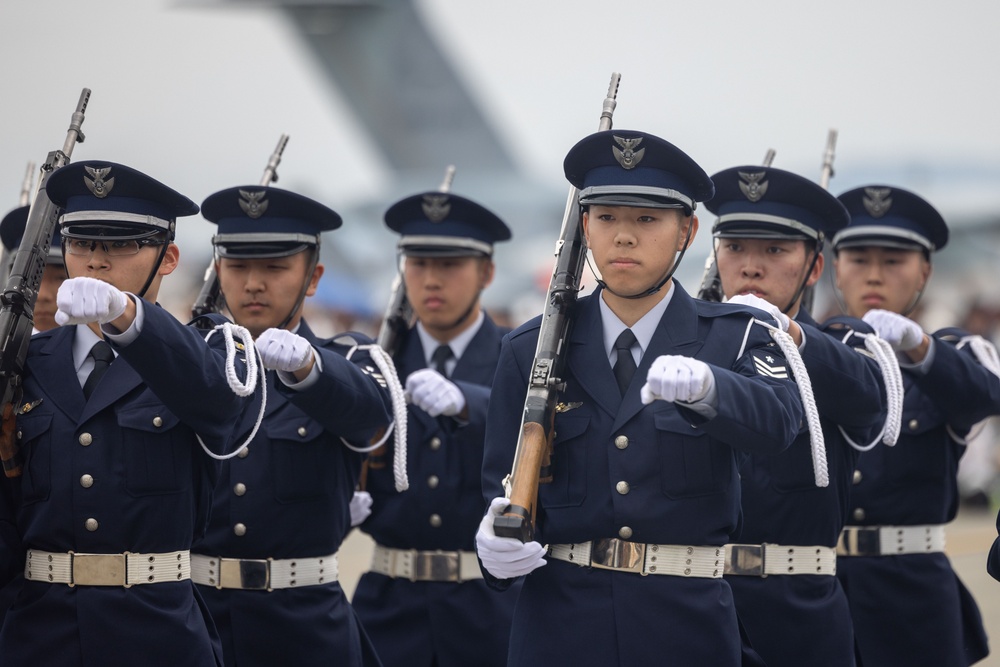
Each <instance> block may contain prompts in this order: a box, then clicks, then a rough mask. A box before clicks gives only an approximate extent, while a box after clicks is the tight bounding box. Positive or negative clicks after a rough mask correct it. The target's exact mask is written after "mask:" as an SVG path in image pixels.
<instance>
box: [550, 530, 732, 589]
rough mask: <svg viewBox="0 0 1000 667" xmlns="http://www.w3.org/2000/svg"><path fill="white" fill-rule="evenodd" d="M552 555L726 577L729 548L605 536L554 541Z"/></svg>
mask: <svg viewBox="0 0 1000 667" xmlns="http://www.w3.org/2000/svg"><path fill="white" fill-rule="evenodd" d="M549 556H550V557H552V558H555V559H556V560H564V561H567V562H569V563H575V564H576V565H579V566H580V567H596V568H600V569H602V570H616V571H618V572H635V573H637V574H641V575H643V576H645V575H647V574H667V575H672V576H675V577H707V578H711V579H718V578H719V577H721V576H722V570H723V566H724V564H725V560H726V547H724V546H720V547H692V546H684V545H681V544H642V543H639V542H628V541H626V540H620V539H618V538H605V539H600V540H592V541H590V542H583V543H580V544H550V545H549Z"/></svg>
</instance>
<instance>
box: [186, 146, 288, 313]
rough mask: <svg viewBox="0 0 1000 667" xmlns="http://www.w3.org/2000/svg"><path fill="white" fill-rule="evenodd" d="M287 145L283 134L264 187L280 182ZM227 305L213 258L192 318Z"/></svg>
mask: <svg viewBox="0 0 1000 667" xmlns="http://www.w3.org/2000/svg"><path fill="white" fill-rule="evenodd" d="M287 143H288V135H287V134H282V135H281V138H280V139H278V145H277V147H276V148H275V149H274V152H273V153H271V158H270V159H269V160H268V161H267V167H265V168H264V175H263V176H262V177H261V179H260V184H261V185H262V186H268V185H270V184H271V183H277V182H278V165H279V164H280V163H281V154H282V153H284V152H285V144H287ZM225 305H226V299H225V296H223V294H222V289H221V287H220V286H219V276H218V275H216V273H215V258H214V257H213V258H212V261H211V262H210V263H209V265H208V268H207V269H205V282H204V283H203V284H202V286H201V292H199V293H198V298H197V299H195V302H194V305H193V306H191V316H192V317H195V318H198V317H201V316H202V315H208V314H209V313H218V312H220V311H221V310H222V309H223V308H224V307H225ZM205 326H212V324H211V323H210V322H205Z"/></svg>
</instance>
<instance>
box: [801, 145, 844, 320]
mask: <svg viewBox="0 0 1000 667" xmlns="http://www.w3.org/2000/svg"><path fill="white" fill-rule="evenodd" d="M836 147H837V130H835V129H833V128H830V131H829V132H828V133H827V135H826V150H825V151H823V167H822V169H821V170H820V174H819V184H820V186H821V187H822V188H823V189H824V190H829V189H830V177H831V176H833V158H834V149H835V148H836ZM815 293H816V288H815V286H810V287H807V288H805V290H804V291H803V292H802V303H801V304H800V306H799V307H800V308H802V309H803V310H805V311H806V312H807V313H811V312H812V307H813V298H814V296H815Z"/></svg>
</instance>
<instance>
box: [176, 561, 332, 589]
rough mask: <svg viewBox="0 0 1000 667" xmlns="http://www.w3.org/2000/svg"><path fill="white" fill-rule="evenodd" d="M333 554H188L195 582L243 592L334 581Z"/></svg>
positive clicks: (192, 577) (314, 584)
mask: <svg viewBox="0 0 1000 667" xmlns="http://www.w3.org/2000/svg"><path fill="white" fill-rule="evenodd" d="M338 573H339V570H338V566H337V554H335V553H333V554H330V555H329V556H319V557H318V558H282V559H277V558H222V557H218V556H203V555H201V554H191V579H193V580H194V583H196V584H202V585H203V586H214V587H215V588H236V589H240V590H244V591H271V590H274V589H276V588H298V587H301V586H318V585H320V584H329V583H331V582H335V581H337V575H338Z"/></svg>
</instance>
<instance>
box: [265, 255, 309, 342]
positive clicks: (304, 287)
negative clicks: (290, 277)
mask: <svg viewBox="0 0 1000 667" xmlns="http://www.w3.org/2000/svg"><path fill="white" fill-rule="evenodd" d="M317 266H319V245H316V246H315V247H314V248H313V256H312V262H310V264H309V269H308V270H307V271H306V276H305V280H303V281H302V289H301V290H299V298H297V299H296V300H295V303H294V304H292V309H291V311H289V313H288V315H287V316H285V319H283V320H282V321H281V324H279V325H278V326H276V327H274V328H275V329H284V328H285V327H287V326H288V323H289V322H291V321H292V318H293V317H295V313H297V312H299V308H301V307H302V304H303V302H305V300H306V292H308V291H309V281H310V280H311V279H312V274H313V273H315V271H316V267H317Z"/></svg>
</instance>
